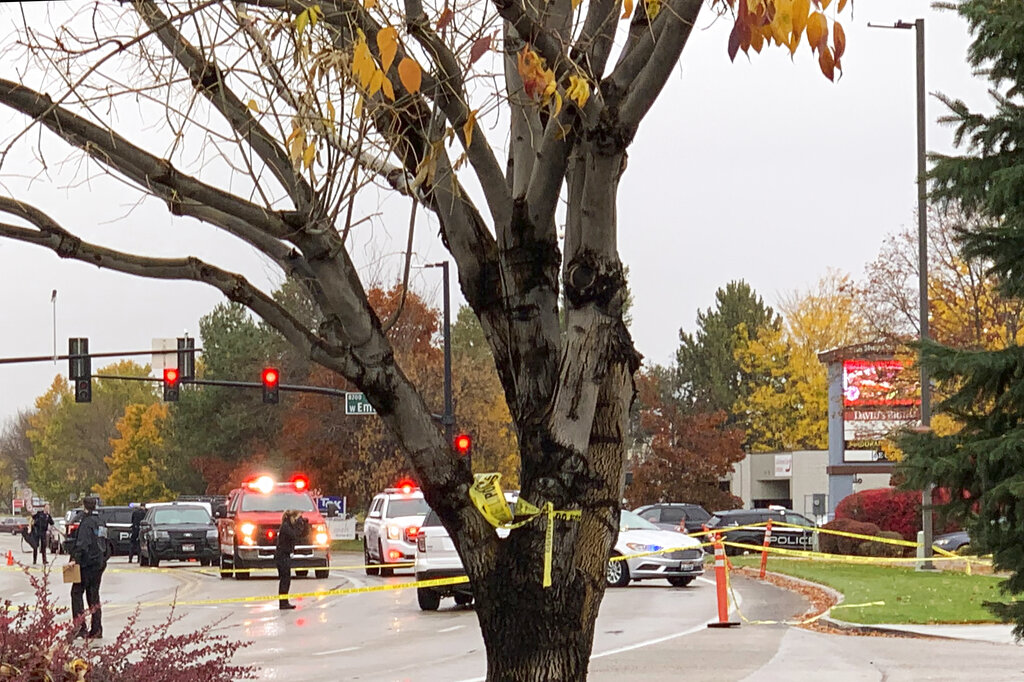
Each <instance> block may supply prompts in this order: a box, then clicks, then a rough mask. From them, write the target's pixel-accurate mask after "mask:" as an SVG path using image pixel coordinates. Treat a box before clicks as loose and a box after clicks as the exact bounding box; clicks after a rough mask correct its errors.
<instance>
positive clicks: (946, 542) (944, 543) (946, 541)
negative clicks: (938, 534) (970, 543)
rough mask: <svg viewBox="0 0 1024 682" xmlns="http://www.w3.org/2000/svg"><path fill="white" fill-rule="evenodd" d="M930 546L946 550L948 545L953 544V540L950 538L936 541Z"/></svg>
mask: <svg viewBox="0 0 1024 682" xmlns="http://www.w3.org/2000/svg"><path fill="white" fill-rule="evenodd" d="M932 544H934V545H935V546H936V547H942V548H946V547H948V546H949V545H951V544H953V539H952V538H943V539H941V540H936V541H935V542H933V543H932Z"/></svg>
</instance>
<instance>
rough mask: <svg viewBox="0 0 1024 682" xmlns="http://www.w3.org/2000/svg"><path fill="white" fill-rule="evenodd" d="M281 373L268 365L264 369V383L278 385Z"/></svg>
mask: <svg viewBox="0 0 1024 682" xmlns="http://www.w3.org/2000/svg"><path fill="white" fill-rule="evenodd" d="M280 378H281V375H280V374H279V373H278V371H277V370H276V369H274V368H273V367H267V368H265V369H264V370H263V385H264V386H277V382H278V380H280Z"/></svg>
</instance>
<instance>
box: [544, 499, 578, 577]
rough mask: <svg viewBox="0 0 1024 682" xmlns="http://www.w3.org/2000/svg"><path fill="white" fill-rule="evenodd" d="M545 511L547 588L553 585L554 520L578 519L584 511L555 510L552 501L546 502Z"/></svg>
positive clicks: (545, 573) (545, 572) (545, 575)
mask: <svg viewBox="0 0 1024 682" xmlns="http://www.w3.org/2000/svg"><path fill="white" fill-rule="evenodd" d="M544 513H545V514H547V517H548V524H547V527H546V528H545V529H544V580H543V582H542V585H543V586H544V587H545V588H547V587H551V554H552V551H553V550H554V535H555V534H554V521H555V519H561V520H563V521H577V520H579V519H580V518H582V517H583V513H582V512H581V511H580V510H579V509H572V510H559V511H555V509H554V507H553V506H552V504H551V503H550V502H547V503H545V504H544Z"/></svg>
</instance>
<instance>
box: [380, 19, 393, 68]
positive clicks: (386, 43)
mask: <svg viewBox="0 0 1024 682" xmlns="http://www.w3.org/2000/svg"><path fill="white" fill-rule="evenodd" d="M377 49H378V50H380V68H382V69H384V71H385V72H386V71H387V70H388V69H390V68H391V64H392V63H393V62H394V61H395V54H397V52H398V31H397V30H396V29H395V28H394V27H393V26H385V27H384V28H382V29H381V30H379V31H377Z"/></svg>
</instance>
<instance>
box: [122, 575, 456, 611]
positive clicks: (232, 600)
mask: <svg viewBox="0 0 1024 682" xmlns="http://www.w3.org/2000/svg"><path fill="white" fill-rule="evenodd" d="M468 582H469V578H468V577H467V576H458V577H455V578H434V579H433V580H418V581H414V582H411V583H398V584H395V585H368V586H365V587H345V588H339V589H336V590H318V591H316V592H293V593H290V594H264V595H258V596H254V597H228V598H224V599H196V600H192V601H178V602H145V603H139V604H138V606H139V607H144V606H209V605H211V604H245V603H252V602H261V601H277V600H278V599H298V598H300V597H318V598H320V597H336V596H340V595H348V594H365V593H368V592H387V591H390V590H406V589H409V588H413V587H416V588H420V587H440V586H442V585H459V584H462V583H468ZM111 606H116V605H114V604H112V605H111ZM133 606H134V605H133Z"/></svg>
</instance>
